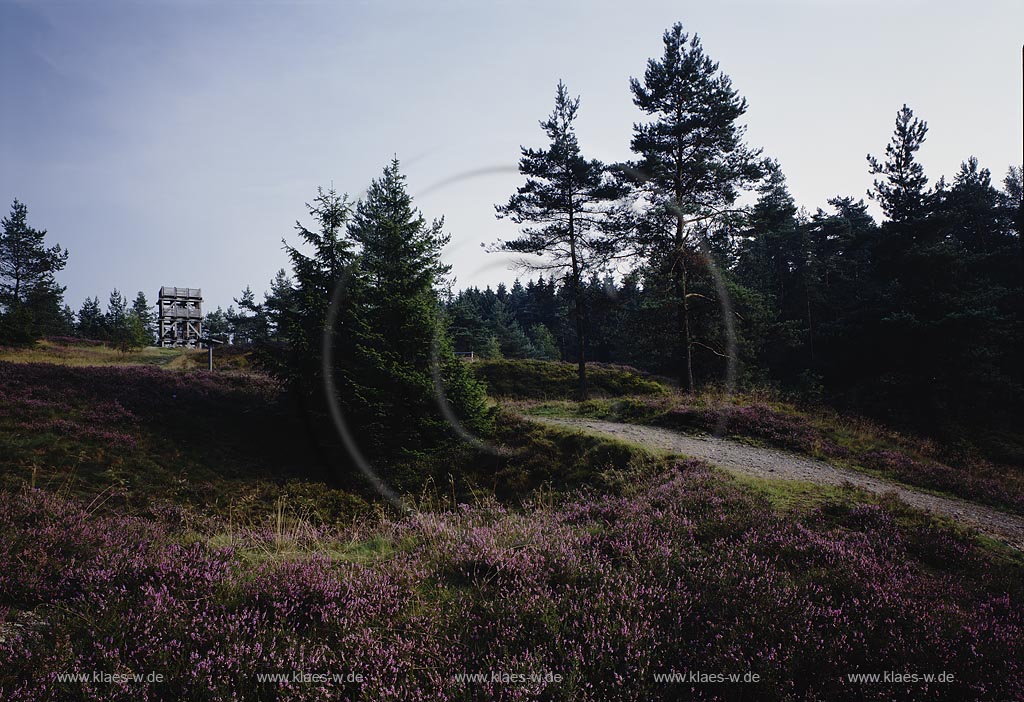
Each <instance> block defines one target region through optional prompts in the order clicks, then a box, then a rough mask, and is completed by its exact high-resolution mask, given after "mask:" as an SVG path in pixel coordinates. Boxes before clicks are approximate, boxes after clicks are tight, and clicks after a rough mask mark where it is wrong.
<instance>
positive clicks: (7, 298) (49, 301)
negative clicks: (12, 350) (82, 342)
mask: <svg viewBox="0 0 1024 702" xmlns="http://www.w3.org/2000/svg"><path fill="white" fill-rule="evenodd" d="M0 224H2V226H3V231H2V232H0V341H4V342H7V343H29V342H31V341H33V340H34V339H37V338H39V337H40V336H43V335H44V334H48V333H53V332H55V331H56V330H57V328H58V327H59V326H60V308H61V305H62V304H63V295H64V288H63V287H61V286H59V285H57V283H56V280H55V279H54V274H55V273H57V272H58V271H61V270H63V269H64V266H65V265H66V264H67V260H68V252H67V251H66V250H64V249H62V248H61V247H60V246H59V245H55V246H51V247H50V248H46V245H45V243H44V239H45V237H46V231H45V230H40V229H34V228H32V227H30V226H29V225H28V208H27V207H26V206H25V205H24V204H23V203H21V202H19V201H18V200H15V201H14V203H13V204H12V205H11V212H10V214H9V215H8V216H7V217H4V218H3V220H2V221H0Z"/></svg>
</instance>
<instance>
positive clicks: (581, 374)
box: [576, 281, 588, 400]
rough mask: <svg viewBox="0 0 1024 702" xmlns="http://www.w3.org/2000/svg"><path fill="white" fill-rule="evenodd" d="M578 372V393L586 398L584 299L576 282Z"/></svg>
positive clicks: (582, 398) (583, 398)
mask: <svg viewBox="0 0 1024 702" xmlns="http://www.w3.org/2000/svg"><path fill="white" fill-rule="evenodd" d="M576 342H577V344H576V345H577V347H578V348H577V352H576V374H577V376H578V378H579V384H578V387H577V389H576V394H577V396H578V398H579V399H580V400H586V399H587V396H588V392H587V359H586V355H585V351H584V348H583V342H584V338H583V301H582V300H581V299H580V285H579V281H577V282H576Z"/></svg>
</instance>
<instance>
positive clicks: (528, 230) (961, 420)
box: [0, 24, 1024, 452]
mask: <svg viewBox="0 0 1024 702" xmlns="http://www.w3.org/2000/svg"><path fill="white" fill-rule="evenodd" d="M629 90H630V92H631V95H632V98H633V102H634V104H635V106H636V108H637V110H638V120H637V122H636V123H635V124H634V125H633V128H632V134H631V136H630V146H631V149H632V152H633V154H634V156H635V158H634V159H633V160H631V161H627V162H622V163H614V164H605V163H602V162H600V161H598V160H596V159H592V158H589V157H587V156H586V155H585V152H584V150H583V148H582V146H581V145H580V143H579V140H578V138H577V135H576V131H575V122H576V119H577V117H578V115H579V111H580V109H581V103H580V98H579V97H573V96H572V95H571V94H570V92H569V90H568V88H567V87H566V86H565V84H564V83H562V82H559V83H558V85H557V87H556V90H555V102H554V108H553V110H552V112H551V114H550V115H549V116H548V117H547V118H545V119H544V120H542V121H541V122H540V127H541V129H542V132H543V135H544V137H545V143H544V145H543V146H542V147H523V148H522V149H521V152H520V161H519V171H520V174H521V175H522V176H523V178H524V180H523V183H522V185H521V186H520V187H518V188H517V189H516V190H515V192H513V193H512V194H511V196H510V197H509V199H508V200H507V201H506V202H504V203H499V204H497V205H496V206H495V213H496V216H497V217H498V218H504V219H508V220H510V221H511V222H513V223H515V224H517V225H519V227H520V233H519V235H518V236H517V237H516V238H513V239H511V240H508V241H499V242H495V244H494V245H493V246H492V247H491V250H502V251H506V252H513V253H516V254H519V255H520V256H521V260H520V264H521V265H522V266H523V267H524V268H525V269H527V270H530V271H532V272H534V273H539V276H538V277H537V278H536V279H530V280H528V281H527V282H526V284H525V285H524V284H523V283H522V282H520V281H516V282H514V283H513V284H512V286H511V287H510V288H509V287H506V286H504V285H500V286H498V288H497V289H496V290H491V289H485V290H483V291H481V290H479V289H477V288H468V289H464V290H460V291H451V290H449V285H448V283H447V278H446V276H447V273H448V270H447V267H445V266H443V265H442V264H441V263H440V257H439V256H440V249H441V247H442V246H443V244H444V242H446V241H447V236H446V235H445V234H443V232H442V228H441V227H442V224H441V223H440V221H437V222H432V223H427V222H426V220H424V219H423V217H422V215H421V214H419V213H418V211H417V210H415V208H414V207H413V206H412V202H411V198H409V196H408V193H407V190H406V187H405V181H404V176H402V175H401V173H400V171H399V167H398V162H397V161H395V162H393V163H392V164H390V165H389V166H388V167H387V168H385V170H384V172H383V174H382V176H381V177H380V178H379V179H378V180H377V181H374V186H373V187H372V188H371V190H370V191H369V192H368V193H367V195H366V197H365V198H364V199H363V200H362V201H361V202H358V203H352V202H349V201H348V200H347V198H345V197H343V196H339V195H337V193H335V192H334V191H333V190H329V191H320V192H318V194H317V198H316V199H315V200H314V202H313V203H312V204H310V205H309V206H308V213H309V215H310V217H311V219H312V221H313V222H314V224H315V226H314V227H313V228H309V229H307V228H306V226H305V225H302V224H299V225H297V226H298V228H297V232H298V236H299V242H294V243H287V242H286V244H285V251H286V253H287V255H288V258H289V262H290V268H291V270H290V271H286V270H284V269H282V270H281V271H279V272H278V274H277V276H275V278H274V279H273V281H271V284H270V290H269V292H267V293H265V294H264V297H263V300H262V301H257V299H256V295H255V293H254V292H253V291H252V290H251V288H248V287H247V288H246V289H245V290H244V291H243V292H242V294H241V295H240V296H239V297H238V298H235V300H234V303H235V304H234V305H233V306H231V307H229V309H228V310H227V311H224V310H222V309H220V308H218V309H217V310H214V311H213V312H210V313H208V314H207V316H206V319H205V324H206V329H207V332H208V333H210V334H211V335H217V336H221V337H222V338H224V339H230V340H232V341H234V342H237V343H252V344H256V345H258V346H259V347H260V348H261V353H262V354H263V357H264V358H265V360H266V362H267V363H268V364H270V366H271V367H273V368H274V369H275V372H277V373H278V374H279V375H280V376H281V377H282V378H284V379H286V380H287V381H288V382H289V383H290V385H291V387H292V388H293V389H295V390H296V392H297V393H298V394H299V395H302V396H304V397H306V398H307V400H308V404H309V405H310V406H311V407H314V406H315V412H317V413H319V416H320V417H321V418H326V417H327V416H328V415H329V414H330V412H329V410H330V408H329V407H327V406H325V405H324V402H327V403H328V404H330V402H329V401H328V400H326V399H325V398H324V397H323V393H322V387H323V385H324V383H325V382H327V383H328V384H329V385H332V386H333V387H334V388H335V390H336V393H335V395H336V397H338V398H342V399H343V401H342V402H341V404H342V406H344V407H345V408H347V410H348V413H347V414H348V416H358V417H359V418H360V419H359V420H357V421H358V423H359V427H360V430H361V432H362V433H363V435H364V436H366V437H369V438H372V437H378V438H377V439H374V440H372V441H371V443H374V442H376V443H375V444H374V445H376V446H377V449H378V450H380V451H384V452H386V451H387V450H388V449H389V447H392V446H394V445H395V444H394V442H391V441H389V440H388V439H387V438H386V437H387V436H388V435H389V432H392V433H393V431H394V429H395V428H396V427H399V426H401V427H402V431H401V432H400V433H404V434H408V435H409V436H413V435H416V436H419V437H420V438H419V439H417V440H412V443H411V444H410V445H426V444H428V443H429V441H427V440H426V439H425V437H427V436H434V437H435V438H436V437H437V436H438V435H439V433H443V431H442V430H441V429H440V426H441V424H442V423H443V422H440V420H439V419H438V416H439V415H438V414H437V412H436V411H435V410H434V409H431V408H432V407H434V405H435V404H436V403H435V401H434V399H430V398H434V397H435V396H436V394H437V392H436V391H437V380H438V379H437V378H436V377H435V376H436V375H437V372H436V371H437V369H439V368H440V369H442V370H443V372H442V373H441V375H442V376H443V378H441V380H442V381H443V383H442V384H446V387H449V388H451V389H452V393H453V396H454V397H456V398H457V402H456V404H458V405H459V407H460V409H459V410H458V412H456V414H458V415H459V416H461V417H463V418H465V419H466V420H467V421H468V422H469V423H470V424H473V423H480V422H483V423H484V424H486V420H484V419H482V417H483V416H484V414H482V409H481V407H482V405H480V402H481V400H480V394H479V393H480V390H479V387H478V386H476V385H475V384H474V383H473V382H472V381H471V380H470V379H469V378H468V376H466V375H465V374H464V373H463V371H461V370H459V368H461V366H459V365H458V364H453V361H452V359H453V358H454V356H453V355H452V351H453V350H459V351H472V352H474V354H478V355H480V356H484V357H497V356H505V357H511V358H519V357H529V358H543V359H551V360H555V359H562V360H566V361H571V362H573V363H575V364H576V366H577V369H578V380H579V387H578V394H579V396H580V397H581V398H584V397H586V396H587V391H588V389H587V384H586V364H587V362H588V361H591V360H597V361H604V362H612V363H624V364H629V365H633V366H636V367H638V368H641V369H645V370H648V371H651V372H654V373H658V374H661V375H667V376H671V377H673V378H675V379H676V380H677V381H678V383H679V385H680V387H681V388H683V389H684V390H687V391H694V390H696V389H698V388H700V387H702V386H706V385H708V384H719V383H721V382H722V380H723V379H729V378H730V374H732V377H734V379H735V381H736V382H738V383H740V384H741V385H750V386H753V385H764V384H770V385H775V386H778V387H780V388H783V389H787V390H791V391H793V392H797V393H800V394H801V395H802V396H804V397H809V398H813V399H817V400H827V401H829V402H831V403H834V404H838V405H842V406H847V407H851V408H854V409H857V410H859V411H863V412H866V413H868V414H872V415H874V416H880V417H883V418H885V419H888V420H891V421H895V422H897V423H899V424H903V425H914V426H915V427H923V428H930V429H932V430H938V429H941V428H942V427H947V426H972V427H975V428H985V427H988V428H992V427H996V426H1007V425H1012V423H1013V422H1014V421H1018V420H1019V419H1020V417H1021V415H1022V414H1024V412H1022V410H1021V407H1022V405H1024V402H1022V397H1024V390H1022V388H1024V383H1022V376H1021V369H1020V362H1019V359H1020V358H1022V357H1024V353H1022V351H1024V331H1022V326H1021V319H1022V315H1021V312H1022V309H1021V308H1022V299H1024V295H1022V282H1021V281H1022V279H1024V275H1022V273H1024V259H1022V250H1021V240H1020V233H1021V230H1022V228H1024V205H1022V194H1021V193H1022V173H1021V168H1018V167H1011V168H1010V169H1009V170H1008V172H1007V174H1006V176H1005V178H1003V180H1002V182H1001V183H996V182H994V180H993V176H992V174H991V172H990V171H989V170H988V169H987V168H984V167H983V166H982V165H981V164H979V163H978V161H977V159H976V158H974V157H973V156H970V157H968V158H967V159H966V160H965V161H964V162H963V163H962V164H961V165H960V168H959V170H958V171H957V172H956V174H955V175H954V176H953V177H952V178H951V179H950V180H948V181H947V180H946V179H945V178H939V179H938V180H937V181H936V182H935V183H934V184H931V185H930V180H929V178H928V177H927V175H926V174H925V172H924V169H923V167H922V166H921V164H920V162H919V160H918V154H919V151H920V150H921V148H922V146H923V145H924V144H925V141H926V137H927V132H928V126H927V123H926V122H925V121H923V120H921V119H920V118H918V117H916V116H915V115H914V113H913V111H912V110H911V109H910V108H909V107H907V106H906V105H904V106H903V107H902V108H901V109H900V110H899V111H898V112H897V115H896V121H895V126H894V131H893V136H892V139H891V141H890V143H889V144H888V145H886V146H885V149H884V153H883V154H882V155H881V156H879V157H876V156H872V155H868V156H867V164H866V165H867V170H868V172H869V174H871V175H873V176H874V182H873V184H872V186H871V188H870V189H869V190H868V192H867V196H868V197H869V198H870V199H871V200H874V201H875V202H877V203H878V205H879V206H880V208H881V210H882V212H883V213H884V216H885V218H884V220H883V221H881V222H878V221H876V220H875V219H874V218H873V217H872V216H871V214H870V212H869V209H868V205H867V204H866V202H865V201H864V199H863V198H862V197H856V196H850V195H848V194H847V195H843V194H840V195H837V196H836V197H834V198H831V199H830V200H829V201H828V203H827V205H826V206H824V207H819V208H817V209H815V210H814V211H813V212H812V211H808V210H806V209H803V208H800V207H798V205H797V203H796V202H795V201H794V199H793V197H792V195H791V194H790V192H789V190H788V188H787V186H786V179H785V176H784V174H783V171H782V168H781V166H780V164H779V163H778V162H776V161H775V160H773V159H770V158H767V157H766V156H765V155H764V154H763V152H762V151H761V150H760V149H757V148H753V147H751V146H749V145H748V144H747V143H746V140H745V129H744V127H743V126H742V125H741V124H740V120H741V118H742V117H743V115H744V114H745V112H746V109H747V104H746V101H745V100H744V99H743V97H742V96H741V95H740V94H739V93H738V91H737V90H736V89H735V88H734V87H733V85H732V82H731V80H730V78H729V77H728V75H726V74H725V73H724V72H723V71H722V70H721V69H720V68H719V64H718V63H716V62H715V61H713V60H712V59H711V58H710V57H709V56H708V55H707V54H706V53H705V51H704V48H703V46H702V44H701V41H700V39H699V37H698V36H697V35H692V36H691V35H690V34H688V33H686V32H684V31H683V27H682V25H680V24H676V25H674V26H673V27H672V28H670V29H669V30H667V31H666V32H665V33H664V34H663V36H662V46H661V53H660V54H659V56H657V57H656V58H652V59H650V60H649V61H648V63H647V66H646V69H645V71H644V73H643V76H642V77H638V78H632V79H630V81H629ZM748 202H749V203H750V204H747V203H748ZM15 205H16V206H15V208H14V209H13V210H12V214H11V216H10V217H8V218H7V219H5V220H4V238H3V239H2V240H0V305H2V307H0V322H2V325H3V326H2V327H0V328H2V329H3V330H4V331H3V334H4V335H5V338H14V337H16V336H17V335H18V334H21V337H19V338H31V337H32V336H33V335H38V334H39V333H41V330H44V329H45V328H47V327H46V325H47V324H53V323H56V322H57V321H59V320H61V319H63V320H64V322H66V323H67V324H68V325H70V324H71V316H72V315H69V314H68V312H69V310H68V309H67V307H66V306H65V307H64V308H63V309H62V308H61V307H60V299H61V294H62V292H63V289H62V288H59V286H57V285H56V283H55V282H54V278H53V274H54V273H55V272H57V271H59V270H60V269H61V268H63V266H64V263H65V262H66V260H67V252H66V251H64V250H62V249H61V248H60V247H59V246H57V247H52V248H49V249H48V248H46V247H45V246H44V245H43V243H42V241H43V239H42V236H43V234H45V232H43V233H40V232H37V231H36V230H32V229H31V228H29V227H27V225H26V224H25V221H24V206H23V205H21V204H20V203H17V202H16V203H15ZM12 232H13V233H12ZM18 242H28V244H27V246H28V249H27V250H30V251H31V252H32V255H31V256H29V257H27V258H26V257H25V256H24V255H22V254H19V253H18V251H21V250H22V249H19V248H18V247H19V246H23V245H25V244H24V243H21V244H19V243H18ZM19 256H21V257H20V258H19ZM12 262H13V263H12ZM339 286H341V287H340V288H339ZM339 290H341V291H342V294H341V297H340V299H335V298H336V297H337V295H338V294H339V292H338V291H339ZM332 300H333V301H334V302H333V303H332ZM136 302H138V300H137V301H136ZM86 307H88V309H86ZM121 307H122V303H121V302H118V303H117V304H114V300H113V296H112V300H111V303H110V304H109V305H108V312H107V313H106V315H104V317H103V319H104V320H106V321H108V324H109V325H111V326H110V328H113V326H116V320H118V319H120V313H119V312H118V311H117V310H118V309H120V308H121ZM97 310H98V300H97V299H95V298H93V299H92V300H91V301H87V305H86V306H83V309H82V310H80V311H79V313H78V314H77V315H76V316H75V317H76V318H75V320H74V329H75V331H76V332H77V333H79V334H84V335H88V334H92V333H102V332H96V331H94V330H95V329H98V328H99V326H98V325H97V324H96V323H95V320H96V319H98V317H97ZM128 314H129V316H130V315H131V312H129V313H128ZM332 315H333V317H332ZM139 317H140V319H141V313H140V315H139ZM329 317H332V318H333V322H331V321H330V319H329ZM83 318H84V321H85V324H84V326H83ZM325 324H326V325H327V326H328V329H329V331H330V330H333V331H330V333H329V334H328V339H333V340H334V341H333V342H332V343H331V344H329V345H328V346H324V345H323V344H322V343H321V341H322V339H323V338H324V334H323V329H324V326H325ZM332 324H333V325H335V326H334V327H332V326H331V325H332ZM65 328H67V327H65ZM342 330H343V331H342ZM332 334H333V336H332ZM328 347H329V348H330V349H331V351H330V353H329V355H330V358H331V359H333V363H334V365H333V366H332V363H330V362H328V363H325V360H324V353H325V349H327V348H328ZM328 367H333V368H334V371H332V373H333V375H332V377H331V378H325V377H324V373H325V370H324V369H325V368H328ZM335 376H336V377H335ZM385 388H386V389H385ZM317 398H319V399H317ZM417 413H420V415H422V416H419V415H417ZM417 416H419V418H418V419H417V418H416V417H417ZM325 421H326V420H325ZM979 430H980V431H982V430H983V431H987V430H988V429H979Z"/></svg>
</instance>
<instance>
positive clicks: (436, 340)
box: [348, 159, 488, 458]
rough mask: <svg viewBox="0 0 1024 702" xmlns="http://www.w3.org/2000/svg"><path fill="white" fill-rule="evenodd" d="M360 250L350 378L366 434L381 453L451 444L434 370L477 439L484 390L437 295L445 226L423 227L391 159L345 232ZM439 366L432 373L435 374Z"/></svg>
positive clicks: (483, 418)
mask: <svg viewBox="0 0 1024 702" xmlns="http://www.w3.org/2000/svg"><path fill="white" fill-rule="evenodd" d="M348 235H349V237H350V239H351V240H352V241H353V242H354V243H355V244H356V245H357V246H358V251H359V254H358V258H357V264H356V266H357V273H356V277H357V278H358V280H359V283H358V288H357V289H356V290H355V291H354V292H355V295H356V296H357V314H358V315H359V318H360V320H361V322H362V324H363V335H364V336H363V339H362V341H361V343H360V344H359V345H358V347H357V348H356V358H355V359H354V365H355V367H356V368H358V369H359V377H350V382H351V383H353V385H355V386H356V390H357V391H356V393H355V395H356V397H358V398H359V407H358V409H359V412H358V416H359V421H360V422H361V423H362V424H363V428H364V433H363V434H362V436H363V437H364V438H365V439H366V440H367V441H368V442H369V443H371V445H372V446H373V448H374V449H375V451H376V452H377V453H378V454H379V455H385V456H392V457H395V458H403V457H404V458H409V457H413V456H416V455H421V454H422V453H423V452H426V453H430V452H432V451H433V450H434V449H437V448H439V447H441V446H443V445H444V444H445V443H447V441H448V440H449V439H450V438H451V437H452V436H453V435H452V433H451V431H450V428H449V427H448V425H447V421H446V419H445V417H444V416H443V415H442V413H441V411H440V408H439V406H438V398H437V396H436V393H437V391H438V389H437V388H436V387H435V382H434V380H435V378H434V371H435V370H436V372H437V374H438V379H439V380H440V381H441V385H442V386H443V392H444V393H445V395H446V398H447V402H448V403H449V405H450V406H451V407H452V409H453V410H454V412H455V413H456V415H457V416H458V418H459V419H460V421H461V422H462V423H464V424H465V425H466V426H467V428H469V429H470V430H471V431H477V432H479V431H484V430H486V427H487V423H488V417H487V413H486V411H485V400H484V394H483V389H482V387H481V386H480V385H479V384H478V383H477V382H476V381H474V380H473V379H472V378H471V377H470V375H469V372H468V370H467V369H466V367H465V365H464V364H462V363H461V362H459V361H457V360H456V359H455V356H454V353H453V349H452V345H451V341H450V340H449V338H448V334H447V330H446V329H445V327H444V318H443V316H442V315H441V312H440V304H439V302H440V301H439V299H438V293H437V288H438V287H440V285H441V284H442V282H443V281H444V276H445V275H446V274H447V273H448V271H449V269H450V267H449V266H447V265H445V264H444V263H442V262H441V250H442V248H443V247H444V246H445V244H447V243H448V241H449V236H448V235H447V234H445V233H444V232H443V220H439V219H438V220H434V221H433V222H431V223H429V224H428V223H427V221H426V219H425V218H424V217H423V215H422V214H421V213H420V212H419V211H418V210H417V209H415V208H414V207H413V203H412V198H411V197H410V196H409V194H408V192H407V190H406V185H405V176H404V175H402V174H401V172H400V170H399V162H398V160H397V159H395V160H393V161H392V162H391V163H390V164H389V165H388V166H387V167H386V168H385V169H384V172H383V174H382V175H381V177H380V178H378V179H376V180H374V181H373V182H372V183H371V185H370V187H369V189H368V190H367V192H366V196H365V198H364V199H363V200H361V201H360V202H359V203H358V205H357V207H356V209H355V213H354V214H353V216H352V220H351V222H349V224H348ZM435 363H436V366H435Z"/></svg>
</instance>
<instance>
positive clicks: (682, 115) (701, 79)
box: [626, 24, 761, 391]
mask: <svg viewBox="0 0 1024 702" xmlns="http://www.w3.org/2000/svg"><path fill="white" fill-rule="evenodd" d="M663 43H664V53H663V55H662V57H661V59H651V60H650V61H648V63H647V71H646V72H645V74H644V79H643V81H640V80H638V79H636V78H633V79H631V81H630V88H631V90H632V92H633V102H634V104H636V106H637V107H638V108H640V110H641V111H642V112H643V113H644V114H645V115H646V116H648V117H649V118H650V120H651V121H649V122H646V123H639V124H636V125H634V128H633V140H632V149H633V151H634V152H635V153H636V154H637V155H638V156H639V157H640V159H639V161H638V162H637V163H635V164H630V165H629V166H628V167H627V169H626V170H627V172H629V173H631V174H632V177H633V181H634V182H635V184H636V186H637V188H638V192H639V193H642V194H643V196H644V202H645V205H646V206H645V208H644V209H645V212H644V216H643V217H642V218H641V219H640V220H639V221H638V222H637V223H636V226H635V227H634V230H633V238H634V240H635V244H636V247H637V250H638V251H639V253H640V254H641V256H642V258H643V259H644V262H645V267H646V270H647V278H648V281H649V286H650V287H655V288H658V289H659V295H658V298H659V300H661V301H663V303H662V305H663V306H664V312H667V313H668V314H665V313H663V314H662V315H660V317H661V319H666V318H668V319H669V320H670V321H671V322H672V326H671V327H667V325H665V324H659V326H660V327H661V329H662V333H663V337H664V343H665V344H667V345H669V347H670V353H671V354H672V355H673V359H674V363H675V366H676V372H675V375H676V377H678V378H679V380H680V384H681V385H683V386H684V387H686V388H687V389H688V390H691V391H692V390H693V389H694V388H695V384H696V377H697V376H695V370H694V356H695V354H696V353H698V349H702V350H703V351H709V352H711V353H712V354H717V355H721V354H722V353H723V350H722V349H721V348H718V347H719V346H720V345H719V344H716V343H714V340H713V339H709V338H708V333H707V332H705V331H704V329H705V325H703V324H702V323H701V320H699V319H695V318H694V314H695V313H694V312H693V311H692V309H691V308H693V307H695V306H698V305H697V303H701V304H700V306H703V307H709V306H710V307H712V309H713V306H714V302H713V301H714V299H715V298H716V297H717V295H716V294H715V293H714V292H713V291H712V289H711V286H709V285H707V280H706V278H707V271H706V269H707V258H706V255H707V250H708V246H709V242H708V241H707V239H708V236H709V235H710V234H712V230H713V229H714V226H715V225H716V223H721V222H722V221H723V220H724V219H727V218H726V217H725V216H726V215H727V214H728V213H729V212H730V211H731V210H732V209H733V206H734V204H735V202H736V198H737V196H738V194H739V192H740V190H741V189H742V188H744V187H745V186H746V185H748V184H750V183H751V182H753V181H755V180H757V179H758V178H759V177H760V176H761V168H760V165H759V163H758V162H757V156H758V153H759V152H757V151H752V150H750V149H748V148H747V146H746V145H745V144H744V142H743V135H744V128H743V127H741V126H740V125H738V124H737V120H738V119H739V118H740V117H742V116H743V114H744V113H745V112H746V110H747V103H746V101H745V100H744V99H743V98H742V97H740V95H739V93H738V92H737V91H736V90H735V89H734V88H733V87H732V81H731V80H730V79H729V77H728V76H727V75H725V74H724V73H722V72H720V71H719V68H718V64H717V63H715V62H714V61H712V60H711V58H710V57H708V56H707V55H706V54H705V53H704V49H703V47H702V46H701V42H700V39H699V38H698V37H697V35H694V36H693V37H692V39H691V38H690V37H689V35H688V34H686V33H685V32H684V31H683V27H682V25H681V24H676V25H674V26H673V27H672V28H671V29H670V30H668V31H666V32H665V34H664V37H663ZM711 316H712V318H714V317H715V315H711ZM709 342H710V343H709Z"/></svg>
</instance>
